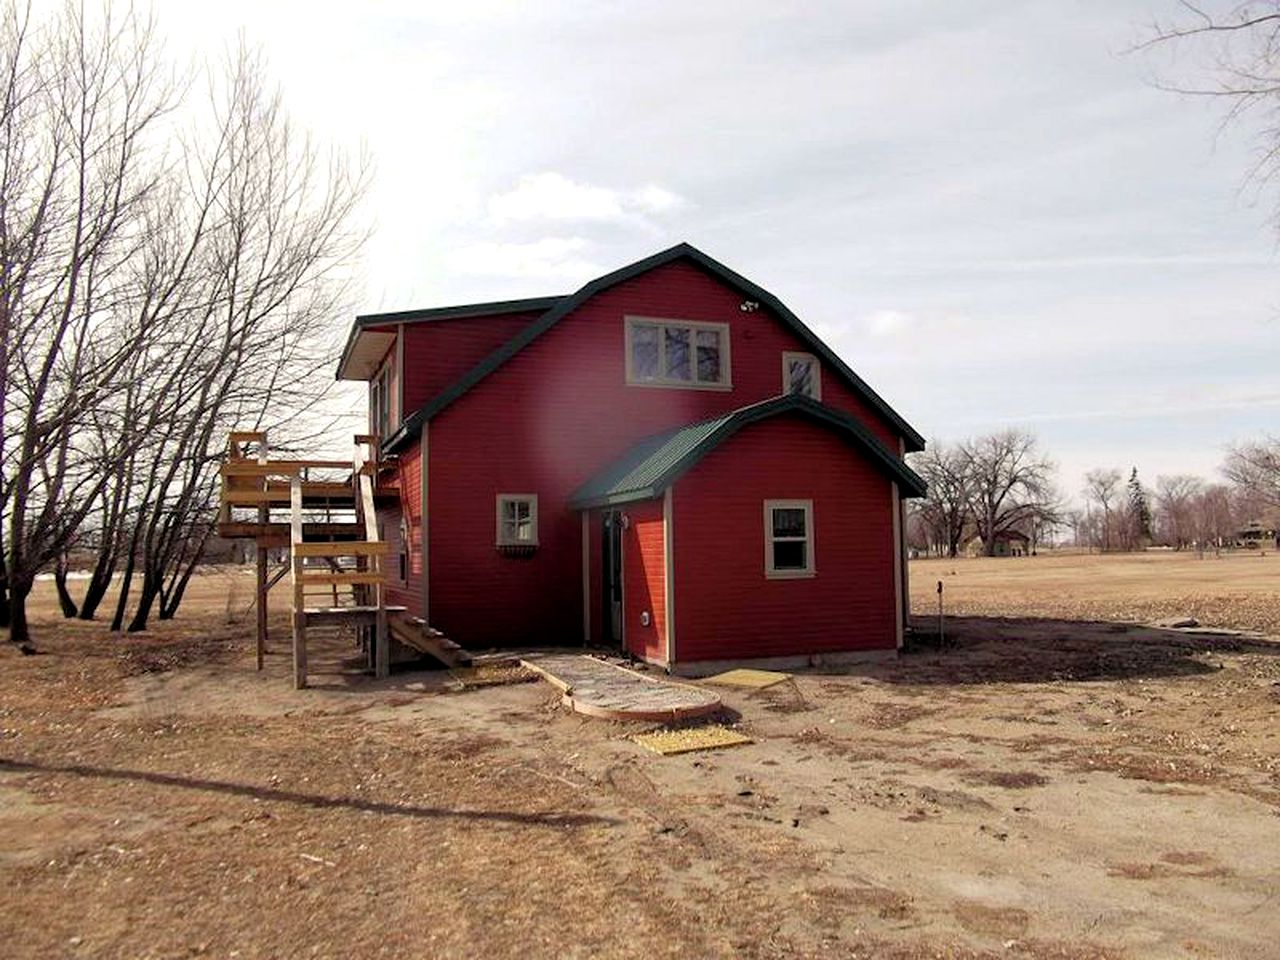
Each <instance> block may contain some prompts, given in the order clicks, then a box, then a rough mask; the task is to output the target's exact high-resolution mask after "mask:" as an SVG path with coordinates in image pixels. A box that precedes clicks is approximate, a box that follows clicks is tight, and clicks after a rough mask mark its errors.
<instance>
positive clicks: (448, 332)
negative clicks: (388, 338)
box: [404, 311, 540, 415]
mask: <svg viewBox="0 0 1280 960" xmlns="http://www.w3.org/2000/svg"><path fill="white" fill-rule="evenodd" d="M539 316H540V313H538V312H536V311H534V312H527V313H505V314H498V315H496V316H492V317H464V318H460V319H457V320H431V321H428V322H425V323H409V324H406V325H405V327H404V412H405V414H406V415H408V414H410V413H413V411H415V410H417V409H418V408H419V407H420V406H422V405H423V404H424V403H426V402H427V401H428V400H430V399H431V398H432V397H434V396H435V395H436V394H437V393H439V392H440V391H441V390H443V389H444V388H445V387H447V386H449V384H451V383H453V381H455V380H457V379H458V378H459V377H461V376H462V375H463V374H464V373H466V372H467V371H468V370H470V369H471V368H472V367H474V366H475V365H476V364H477V363H479V362H480V361H481V360H483V359H484V358H485V357H487V356H488V355H489V354H490V353H492V352H493V351H494V350H496V349H498V347H500V346H502V345H503V344H504V343H506V342H507V341H508V340H510V339H511V338H512V337H514V336H515V335H516V334H517V333H519V332H520V331H521V330H523V329H524V328H525V327H527V326H528V325H529V324H530V323H532V322H533V321H534V320H536V319H537V318H538V317H539Z"/></svg>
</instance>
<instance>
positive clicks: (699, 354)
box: [627, 317, 732, 390]
mask: <svg viewBox="0 0 1280 960" xmlns="http://www.w3.org/2000/svg"><path fill="white" fill-rule="evenodd" d="M731 382H732V381H731V380H730V377H729V326H728V324H724V323H693V322H690V321H684V320H652V319H649V318H647V317H628V318H627V383H630V384H640V385H645V386H661V387H689V388H701V389H711V390H715V389H726V388H728V387H729V386H730V384H731Z"/></svg>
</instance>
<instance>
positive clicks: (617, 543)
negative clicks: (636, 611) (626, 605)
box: [600, 510, 622, 647]
mask: <svg viewBox="0 0 1280 960" xmlns="http://www.w3.org/2000/svg"><path fill="white" fill-rule="evenodd" d="M602 516H603V521H604V525H603V527H602V529H601V532H600V534H601V535H600V583H601V587H602V592H603V596H602V598H601V599H602V601H603V608H602V610H601V612H602V616H601V618H600V622H601V623H603V624H604V642H605V644H606V645H607V646H614V647H621V646H622V514H621V513H619V512H618V511H617V510H606V511H605V512H604V514H603V515H602Z"/></svg>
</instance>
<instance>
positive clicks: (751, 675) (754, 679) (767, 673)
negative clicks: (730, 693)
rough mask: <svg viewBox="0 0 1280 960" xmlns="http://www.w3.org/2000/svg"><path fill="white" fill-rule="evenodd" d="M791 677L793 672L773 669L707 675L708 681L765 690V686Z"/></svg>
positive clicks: (727, 685)
mask: <svg viewBox="0 0 1280 960" xmlns="http://www.w3.org/2000/svg"><path fill="white" fill-rule="evenodd" d="M790 679H791V674H789V673H776V672H774V671H773V670H748V669H738V670H730V671H729V672H728V673H717V674H716V675H715V676H713V677H707V678H706V682H707V683H718V684H721V685H723V686H726V687H753V688H755V689H756V690H763V689H764V688H765V687H772V686H773V685H774V684H775V683H781V682H782V681H783V680H790Z"/></svg>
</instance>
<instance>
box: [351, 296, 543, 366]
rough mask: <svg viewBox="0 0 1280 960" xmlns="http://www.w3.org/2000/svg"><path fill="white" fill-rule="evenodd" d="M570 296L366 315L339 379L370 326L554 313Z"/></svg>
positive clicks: (353, 334)
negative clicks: (546, 311) (361, 333)
mask: <svg viewBox="0 0 1280 960" xmlns="http://www.w3.org/2000/svg"><path fill="white" fill-rule="evenodd" d="M565 296H567V295H561V296H558V297H529V298H527V299H524V300H494V301H492V302H490V303H459V304H455V305H454V306H451V307H427V308H426V309H422V310H397V311H395V312H393V313H362V314H360V315H359V316H357V317H356V321H355V323H353V324H352V325H351V332H350V333H349V334H347V342H346V345H345V346H344V347H343V348H342V354H341V355H340V356H339V358H338V371H337V378H338V379H339V380H341V379H342V369H343V367H345V366H346V365H347V357H348V356H349V355H350V353H351V348H352V347H353V346H355V342H356V337H358V336H360V331H362V330H366V329H368V328H369V327H381V326H388V325H390V324H394V323H426V322H430V321H432V320H465V319H467V318H468V317H492V316H500V315H502V314H504V313H526V312H528V311H530V310H537V311H543V310H550V309H551V308H552V307H554V306H555V305H556V304H557V303H559V302H560V301H561V300H563V299H565Z"/></svg>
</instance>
